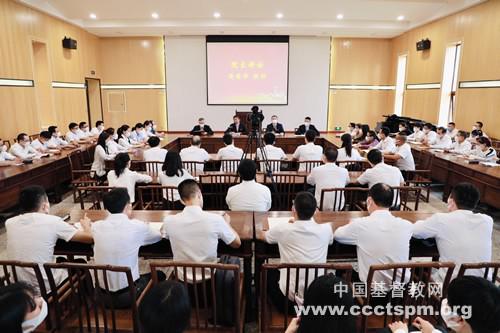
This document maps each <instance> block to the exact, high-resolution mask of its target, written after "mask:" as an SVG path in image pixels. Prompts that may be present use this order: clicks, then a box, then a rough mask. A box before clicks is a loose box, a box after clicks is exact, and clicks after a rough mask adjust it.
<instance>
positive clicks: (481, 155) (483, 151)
mask: <svg viewBox="0 0 500 333" xmlns="http://www.w3.org/2000/svg"><path fill="white" fill-rule="evenodd" d="M476 142H477V144H476V149H474V150H473V151H471V153H470V156H471V157H473V158H475V159H479V160H482V161H488V162H491V161H495V160H497V159H498V157H497V152H496V151H495V149H494V148H493V147H492V146H491V141H490V139H488V138H487V137H484V136H481V137H478V138H477V139H476Z"/></svg>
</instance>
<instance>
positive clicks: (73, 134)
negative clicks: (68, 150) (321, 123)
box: [65, 123, 80, 146]
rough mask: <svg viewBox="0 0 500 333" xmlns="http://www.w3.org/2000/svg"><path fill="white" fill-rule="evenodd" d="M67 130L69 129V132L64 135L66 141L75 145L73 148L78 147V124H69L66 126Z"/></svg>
mask: <svg viewBox="0 0 500 333" xmlns="http://www.w3.org/2000/svg"><path fill="white" fill-rule="evenodd" d="M68 128H69V131H68V133H66V137H65V139H66V141H67V142H69V143H71V144H73V145H75V146H78V143H79V142H80V137H79V135H78V131H79V128H78V124H77V123H70V124H69V125H68Z"/></svg>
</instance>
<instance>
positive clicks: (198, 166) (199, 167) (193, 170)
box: [182, 161, 205, 176]
mask: <svg viewBox="0 0 500 333" xmlns="http://www.w3.org/2000/svg"><path fill="white" fill-rule="evenodd" d="M182 167H183V168H184V169H186V170H187V171H189V173H190V174H191V175H193V176H197V175H199V174H200V173H202V172H203V170H204V169H205V162H199V161H182Z"/></svg>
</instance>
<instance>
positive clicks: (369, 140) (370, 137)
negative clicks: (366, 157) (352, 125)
mask: <svg viewBox="0 0 500 333" xmlns="http://www.w3.org/2000/svg"><path fill="white" fill-rule="evenodd" d="M376 145H378V137H377V133H375V131H373V130H369V131H368V132H367V133H366V136H365V139H364V140H363V141H361V142H360V143H358V144H357V146H358V148H359V149H370V148H373V147H375V146H376Z"/></svg>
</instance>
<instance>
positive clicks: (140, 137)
mask: <svg viewBox="0 0 500 333" xmlns="http://www.w3.org/2000/svg"><path fill="white" fill-rule="evenodd" d="M130 139H132V140H133V141H134V142H136V143H137V144H143V143H145V142H146V141H148V135H147V133H146V129H145V128H144V125H143V124H142V123H137V124H135V127H134V128H132V132H131V133H130Z"/></svg>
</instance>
